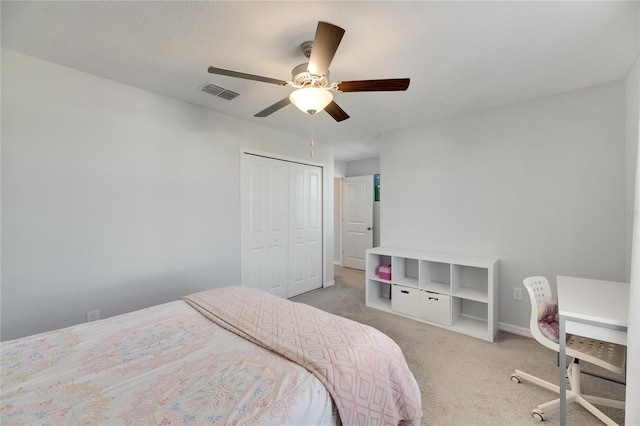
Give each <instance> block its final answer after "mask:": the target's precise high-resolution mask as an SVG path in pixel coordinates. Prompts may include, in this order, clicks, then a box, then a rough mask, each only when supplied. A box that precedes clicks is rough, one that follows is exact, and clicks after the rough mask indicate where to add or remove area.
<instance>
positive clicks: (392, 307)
mask: <svg viewBox="0 0 640 426" xmlns="http://www.w3.org/2000/svg"><path fill="white" fill-rule="evenodd" d="M382 265H391V279H384V278H380V274H379V268H380V266H382ZM498 265H499V261H498V259H492V258H486V257H473V256H459V255H454V254H445V253H436V252H426V251H418V250H407V249H400V248H389V247H376V248H373V249H369V250H367V271H366V272H367V278H366V288H365V298H366V305H367V306H369V307H371V308H376V309H380V310H383V311H387V312H391V313H394V314H398V315H402V316H406V317H409V318H412V319H415V320H418V321H423V322H426V323H429V324H433V325H437V326H440V327H444V328H448V329H450V330H453V331H456V332H459V333H463V334H467V335H469V336H473V337H478V338H480V339H484V340H488V341H490V342H493V339H494V338H495V335H496V333H497V331H498V273H499V267H498Z"/></svg>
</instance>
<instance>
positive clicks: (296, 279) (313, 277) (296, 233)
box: [288, 163, 322, 297]
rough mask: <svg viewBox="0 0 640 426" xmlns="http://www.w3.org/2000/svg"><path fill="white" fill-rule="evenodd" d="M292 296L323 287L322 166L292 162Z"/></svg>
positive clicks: (290, 200) (290, 269)
mask: <svg viewBox="0 0 640 426" xmlns="http://www.w3.org/2000/svg"><path fill="white" fill-rule="evenodd" d="M289 258H290V262H289V296H288V297H293V296H296V295H298V294H301V293H305V292H307V291H310V290H314V289H316V288H320V287H322V168H320V167H314V166H308V165H304V164H296V163H291V164H289Z"/></svg>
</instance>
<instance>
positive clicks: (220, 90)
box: [202, 83, 240, 101]
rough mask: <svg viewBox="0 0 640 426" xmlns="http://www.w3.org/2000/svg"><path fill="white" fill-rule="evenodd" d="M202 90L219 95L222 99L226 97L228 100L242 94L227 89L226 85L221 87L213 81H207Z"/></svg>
mask: <svg viewBox="0 0 640 426" xmlns="http://www.w3.org/2000/svg"><path fill="white" fill-rule="evenodd" d="M202 91H203V92H205V93H208V94H210V95H213V96H217V97H219V98H222V99H226V100H228V101H230V100H231V99H233V98H235V97H237V96H240V94H239V93H236V92H233V91H231V90H227V89H225V88H224V87H220V86H218V85H215V84H213V83H206V84H205V85H204V86H202Z"/></svg>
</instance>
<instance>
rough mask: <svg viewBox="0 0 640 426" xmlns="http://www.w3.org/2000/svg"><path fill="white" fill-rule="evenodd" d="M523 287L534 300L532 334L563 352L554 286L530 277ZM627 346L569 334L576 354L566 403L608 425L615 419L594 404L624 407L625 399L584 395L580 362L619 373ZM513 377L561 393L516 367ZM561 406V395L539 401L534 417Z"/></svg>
mask: <svg viewBox="0 0 640 426" xmlns="http://www.w3.org/2000/svg"><path fill="white" fill-rule="evenodd" d="M523 283H524V287H525V288H526V289H527V293H528V294H529V299H530V300H531V320H530V322H529V328H530V330H531V334H532V335H533V337H534V338H535V339H536V340H537V341H538V342H539V343H540V344H542V345H544V346H546V347H547V348H549V349H552V350H554V351H556V352H558V353H559V352H560V345H559V344H558V334H559V333H558V325H559V324H558V319H557V313H558V308H557V305H556V303H555V302H554V299H553V294H552V293H551V287H550V286H549V282H548V281H547V279H546V278H545V277H529V278H525V280H524V282H523ZM625 349H626V348H625V347H624V346H620V345H615V344H613V343H608V342H602V341H599V340H596V339H589V338H585V337H581V336H573V335H571V336H569V335H568V336H567V356H570V357H571V358H573V362H570V363H569V368H568V369H567V376H566V377H567V378H568V379H569V388H568V389H567V405H568V404H570V403H572V402H576V403H578V404H580V405H582V406H583V407H584V408H586V409H587V410H589V411H590V412H591V413H592V414H593V415H594V416H596V417H597V418H598V419H600V420H601V421H602V422H603V423H605V424H607V425H615V424H616V423H615V422H614V421H613V420H611V419H610V418H609V417H608V416H606V415H605V414H604V413H602V411H600V410H598V409H597V408H596V407H595V406H594V404H596V405H602V406H606V407H615V408H622V409H624V401H617V400H613V399H607V398H600V397H596V396H590V395H583V394H582V391H581V389H580V363H579V361H584V362H588V363H591V364H595V365H598V366H600V367H603V368H605V369H607V370H609V371H613V372H614V373H617V374H624V372H625V370H624V366H625ZM511 380H512V381H514V382H517V383H520V382H521V381H522V380H525V381H527V382H531V383H534V384H536V385H538V386H542V387H543V388H545V389H549V390H551V391H554V392H556V393H560V387H559V386H558V385H555V384H553V383H549V382H547V381H545V380H542V379H539V378H538V377H535V376H532V375H530V374H527V373H525V372H523V371H520V370H516V371H515V373H514V374H512V375H511ZM559 407H560V399H555V400H553V401H549V402H546V403H544V404H540V405H538V406H537V407H536V408H534V409H533V410H532V411H531V415H532V416H533V418H535V419H537V420H540V421H542V420H544V415H545V413H546V412H547V411H548V410H553V409H556V408H559Z"/></svg>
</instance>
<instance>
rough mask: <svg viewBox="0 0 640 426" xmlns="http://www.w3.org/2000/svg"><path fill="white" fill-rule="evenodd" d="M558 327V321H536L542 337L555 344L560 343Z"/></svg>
mask: <svg viewBox="0 0 640 426" xmlns="http://www.w3.org/2000/svg"><path fill="white" fill-rule="evenodd" d="M559 326H560V324H559V323H558V321H553V322H545V321H538V328H539V329H540V332H541V333H542V335H543V336H544V337H546V338H547V339H549V340H551V341H553V342H555V343H558V342H559V341H560V338H559V337H560V327H559ZM567 337H568V336H567ZM567 340H568V339H567Z"/></svg>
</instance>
